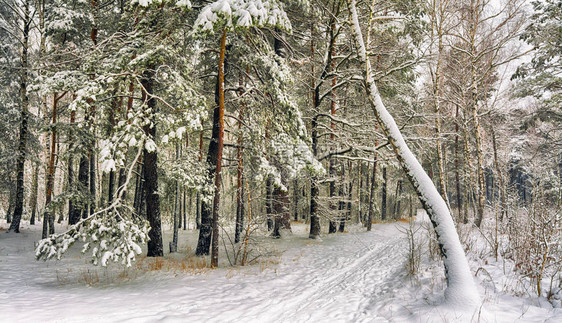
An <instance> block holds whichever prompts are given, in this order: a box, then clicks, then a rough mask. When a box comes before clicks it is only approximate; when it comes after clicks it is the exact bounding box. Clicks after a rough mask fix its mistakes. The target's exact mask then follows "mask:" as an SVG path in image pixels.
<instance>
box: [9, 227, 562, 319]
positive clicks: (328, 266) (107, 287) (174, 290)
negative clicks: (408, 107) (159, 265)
mask: <svg viewBox="0 0 562 323" xmlns="http://www.w3.org/2000/svg"><path fill="white" fill-rule="evenodd" d="M407 226H408V224H407V223H401V222H398V223H388V224H376V225H374V226H373V231H371V232H364V229H363V228H361V227H351V228H349V229H350V231H351V232H350V233H344V234H341V233H338V234H334V235H324V236H323V237H322V239H323V240H322V241H320V240H310V239H308V227H307V226H306V225H305V224H302V223H294V224H293V231H294V234H292V235H290V236H288V237H286V238H284V239H281V240H274V239H271V238H268V237H266V238H260V239H262V240H261V243H260V246H262V247H263V248H264V250H265V251H267V252H271V253H274V254H276V255H277V256H272V257H269V258H267V259H264V262H263V263H262V264H257V265H253V266H247V267H228V266H223V267H222V268H220V269H217V270H203V271H202V272H200V273H193V272H190V273H186V272H185V271H181V270H180V271H176V270H154V271H145V270H141V269H138V268H136V267H135V266H133V267H132V268H131V269H128V270H124V269H123V268H122V267H120V266H117V265H111V266H109V267H108V268H100V267H94V266H92V265H90V264H88V263H87V261H86V259H85V257H84V256H82V255H80V254H79V250H80V248H79V247H80V246H76V248H73V250H72V251H71V252H70V253H69V254H68V255H67V256H66V257H65V258H63V259H62V260H60V261H50V262H42V261H39V262H38V261H35V259H34V257H33V244H34V242H35V241H36V240H37V239H39V238H40V236H41V231H40V227H41V226H40V225H36V226H33V227H29V226H28V225H27V224H26V225H25V227H24V230H23V232H22V233H21V234H19V235H18V234H13V233H9V234H8V233H3V232H2V233H0V273H1V274H0V313H1V316H0V322H18V323H22V322H37V321H41V322H135V323H136V322H186V321H189V322H260V323H262V322H330V323H332V322H389V321H390V322H404V321H408V322H428V321H431V322H441V321H449V322H466V321H471V320H474V319H475V316H474V315H475V314H474V313H459V312H457V311H456V310H453V311H451V310H450V309H447V308H443V307H441V306H438V304H439V298H440V297H441V296H442V290H443V288H444V282H443V277H442V275H443V273H442V267H440V266H438V265H436V266H433V269H427V268H426V269H424V270H423V272H422V273H421V274H420V276H419V277H418V278H417V280H415V281H416V282H417V283H415V282H414V280H411V279H410V278H408V277H406V268H405V262H406V254H407V248H408V244H407V237H406V234H405V233H404V232H403V231H404V229H405V228H406V227H407ZM0 227H5V223H0ZM196 233H197V232H196V231H189V230H188V231H182V236H181V241H182V242H183V244H180V250H185V249H186V248H187V246H190V245H193V243H194V242H195V241H196V240H195V239H196ZM165 238H167V239H169V238H170V236H169V235H166V236H165ZM166 242H167V241H166ZM265 251H264V252H265ZM181 257H183V256H182V255H181V254H178V255H176V256H173V257H171V258H181ZM221 257H223V258H222V259H223V260H225V258H226V256H225V254H224V253H221ZM143 261H144V262H150V261H152V260H147V259H145V260H143ZM145 264H146V263H145ZM145 268H146V267H145ZM86 281H89V282H93V283H92V284H91V286H89V285H87V284H86V283H85V282H86ZM480 292H481V294H482V295H485V297H486V298H485V299H486V302H485V307H486V310H483V312H482V317H480V316H478V319H480V320H481V321H483V322H504V321H507V322H514V321H521V322H535V321H537V322H544V321H547V322H559V321H560V318H561V317H562V311H560V309H549V307H548V306H545V305H540V306H537V304H535V303H534V302H535V301H534V300H533V301H529V300H527V299H520V298H516V297H513V296H509V295H505V294H501V293H497V294H491V292H490V290H484V289H483V288H481V291H480ZM477 315H480V313H477ZM484 315H485V316H484Z"/></svg>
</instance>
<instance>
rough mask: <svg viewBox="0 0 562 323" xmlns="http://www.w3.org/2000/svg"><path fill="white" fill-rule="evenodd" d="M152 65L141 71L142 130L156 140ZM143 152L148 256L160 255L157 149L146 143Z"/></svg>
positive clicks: (160, 224) (160, 235)
mask: <svg viewBox="0 0 562 323" xmlns="http://www.w3.org/2000/svg"><path fill="white" fill-rule="evenodd" d="M154 73H155V71H154V66H149V67H148V68H147V69H146V70H145V71H144V73H143V77H142V80H141V84H142V87H143V99H144V101H145V102H146V104H147V108H148V110H149V111H150V115H149V119H150V123H149V124H147V125H145V126H143V131H144V133H145V135H146V136H147V137H148V138H151V139H152V140H156V99H155V98H154V97H153V94H154V83H155V81H154ZM143 154H144V167H143V175H144V179H145V182H144V190H145V194H146V195H145V196H146V218H147V220H148V222H149V223H150V231H148V237H149V238H150V240H149V241H148V253H147V256H148V257H161V256H163V255H164V250H163V249H164V248H163V246H162V228H161V226H162V221H161V219H160V195H158V151H157V150H156V147H154V150H151V151H148V150H147V149H146V145H145V148H144V151H143Z"/></svg>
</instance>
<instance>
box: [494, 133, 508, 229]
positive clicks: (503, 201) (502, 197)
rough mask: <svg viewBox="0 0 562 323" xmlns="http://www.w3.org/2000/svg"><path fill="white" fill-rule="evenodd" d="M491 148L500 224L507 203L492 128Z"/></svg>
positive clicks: (505, 214) (504, 215)
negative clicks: (498, 194) (498, 200)
mask: <svg viewBox="0 0 562 323" xmlns="http://www.w3.org/2000/svg"><path fill="white" fill-rule="evenodd" d="M492 146H493V149H494V164H495V168H496V174H497V177H498V182H499V183H498V186H499V193H500V201H501V212H500V222H501V221H503V218H504V217H507V201H506V193H505V183H504V179H503V174H502V171H501V167H500V160H499V158H498V147H497V144H496V132H495V131H494V128H492Z"/></svg>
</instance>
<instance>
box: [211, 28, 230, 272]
mask: <svg viewBox="0 0 562 323" xmlns="http://www.w3.org/2000/svg"><path fill="white" fill-rule="evenodd" d="M225 51H226V29H224V30H223V31H222V36H221V40H220V51H219V77H218V83H219V84H218V85H219V89H218V92H219V129H218V130H219V135H218V143H217V163H216V168H215V197H214V198H213V237H212V242H211V244H212V245H211V267H213V268H216V267H218V265H219V208H220V197H221V194H220V193H221V190H220V189H221V169H222V151H223V144H224V142H223V137H224V60H225V59H224V56H225Z"/></svg>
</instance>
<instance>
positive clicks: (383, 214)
mask: <svg viewBox="0 0 562 323" xmlns="http://www.w3.org/2000/svg"><path fill="white" fill-rule="evenodd" d="M386 185H387V178H386V166H384V167H383V168H382V198H381V220H383V221H384V220H386Z"/></svg>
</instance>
